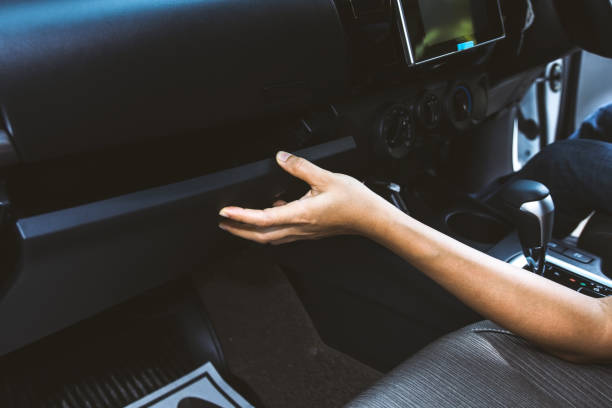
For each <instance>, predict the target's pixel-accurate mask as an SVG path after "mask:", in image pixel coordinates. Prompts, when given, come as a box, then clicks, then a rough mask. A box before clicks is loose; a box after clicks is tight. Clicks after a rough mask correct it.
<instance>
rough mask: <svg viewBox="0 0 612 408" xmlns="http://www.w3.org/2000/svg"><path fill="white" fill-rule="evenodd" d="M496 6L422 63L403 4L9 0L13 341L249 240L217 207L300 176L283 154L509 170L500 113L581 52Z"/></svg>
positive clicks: (7, 332) (514, 8)
mask: <svg viewBox="0 0 612 408" xmlns="http://www.w3.org/2000/svg"><path fill="white" fill-rule="evenodd" d="M491 3H497V5H498V6H499V9H498V10H499V13H500V17H501V19H502V20H501V21H502V23H503V30H504V31H503V36H499V35H498V36H496V41H492V42H486V43H484V44H483V45H482V46H480V47H473V49H472V47H467V46H465V45H463V47H467V48H470V49H467V48H466V49H465V50H462V51H465V52H460V53H452V55H445V56H444V57H443V58H434V59H431V60H427V61H424V62H423V63H418V64H410V63H409V62H410V61H407V55H406V54H407V48H406V42H405V38H404V36H403V33H402V25H401V20H398V18H399V13H400V12H402V13H404V12H405V10H402V9H401V7H400V8H398V6H397V5H398V4H399V3H397V2H396V1H395V0H394V1H390V0H389V1H388V0H335V1H332V0H293V1H286V0H285V1H282V0H257V1H252V0H223V1H198V0H192V1H179V2H177V1H173V0H146V1H145V0H137V1H130V2H125V1H115V0H111V1H95V2H88V4H87V6H85V2H81V1H78V0H54V1H49V0H31V1H17V0H9V1H5V2H3V3H2V5H0V38H1V39H2V41H1V42H0V104H1V106H2V121H1V123H0V129H1V131H0V160H3V161H2V162H0V174H1V181H2V184H1V189H0V207H2V208H3V211H1V212H0V215H1V216H0V221H3V224H2V225H3V227H2V231H3V238H2V242H3V246H4V248H6V251H3V252H5V253H6V255H5V254H3V255H2V261H0V262H1V263H2V264H1V269H0V288H2V289H1V292H0V326H1V327H3V333H4V334H3V336H1V338H0V354H6V353H9V352H11V351H13V350H16V349H18V348H21V347H23V346H24V345H27V344H30V343H32V342H34V341H36V340H38V339H41V338H43V337H44V336H47V335H49V334H52V333H54V332H57V331H59V330H61V329H63V328H65V327H68V326H70V325H73V324H75V323H77V322H79V321H81V320H83V319H86V318H88V317H91V316H93V315H95V314H96V313H99V312H101V311H103V310H105V309H107V308H109V307H111V306H113V305H116V304H118V303H121V302H123V301H125V300H127V299H129V298H130V297H133V296H135V295H137V294H139V293H142V292H144V291H146V290H148V289H151V288H154V287H157V286H159V285H161V284H163V283H165V282H167V281H169V280H171V279H174V278H176V277H178V276H181V275H183V274H185V273H188V272H191V271H194V270H196V269H197V268H203V267H205V265H207V264H208V263H209V262H211V260H213V259H215V258H216V257H217V256H219V254H223V253H227V252H229V251H232V250H235V248H237V247H239V246H240V245H242V244H241V243H238V242H236V241H235V240H233V239H230V238H229V237H227V236H226V235H222V234H221V232H220V231H219V230H218V228H217V221H218V220H217V212H218V210H219V209H220V208H222V207H223V206H224V205H228V204H230V203H232V204H236V203H239V204H241V205H245V206H264V205H268V204H269V203H270V202H272V201H273V200H274V199H278V198H291V197H295V196H297V195H298V194H299V193H300V192H301V190H302V189H303V188H304V187H303V186H302V185H299V184H297V183H295V182H293V181H291V180H290V179H289V177H288V176H286V175H284V174H281V172H280V170H278V169H277V168H276V165H275V163H274V161H273V160H272V157H273V155H274V153H275V151H276V150H278V149H285V150H289V151H293V152H297V153H298V154H300V155H303V156H304V157H307V158H309V159H311V160H313V161H315V162H317V163H318V164H320V165H322V166H325V167H327V168H330V169H331V170H334V171H339V172H346V173H350V174H352V175H355V176H357V177H362V176H367V175H368V174H370V173H371V172H372V171H373V170H372V169H373V168H376V169H377V170H376V171H377V172H378V173H381V174H382V175H383V176H384V175H385V174H386V173H387V172H389V171H391V170H397V169H398V167H399V168H404V169H405V171H404V173H405V174H410V176H407V177H411V178H414V179H416V178H419V177H421V176H422V175H424V174H431V173H432V172H433V173H440V172H445V171H446V172H451V173H453V174H454V177H456V179H457V184H458V185H460V186H461V187H462V188H464V189H465V190H466V191H475V190H477V189H478V188H481V187H482V186H484V185H485V184H487V183H488V182H489V181H491V180H492V179H494V178H495V177H497V176H499V175H502V174H504V173H505V172H508V170H511V166H512V163H511V160H510V159H509V158H508V159H501V158H500V157H502V156H503V152H504V151H506V150H507V149H508V141H507V140H505V139H499V138H496V137H495V136H492V135H494V134H496V129H497V128H496V127H495V126H501V127H502V128H503V129H507V128H508V127H510V128H511V127H512V126H513V120H514V115H513V109H514V106H515V105H516V103H517V102H518V101H519V100H520V99H521V97H522V96H523V95H524V93H525V92H526V90H527V88H528V87H529V86H530V85H531V84H532V83H533V82H534V80H536V78H538V77H540V76H541V75H542V71H543V66H545V65H546V63H548V62H550V61H552V60H554V59H556V58H559V57H561V56H563V55H565V54H566V53H568V52H569V51H571V50H572V46H571V44H570V43H569V41H568V40H567V38H566V37H565V36H564V34H563V31H562V29H561V27H560V23H559V21H558V18H557V16H556V13H555V9H554V6H553V2H552V1H538V2H534V4H533V7H534V9H535V10H533V11H534V12H535V15H536V16H537V18H536V20H535V21H533V22H531V24H530V25H529V29H526V27H527V22H528V20H529V19H528V10H529V9H528V4H531V2H524V1H514V0H511V1H510V0H505V1H500V2H491ZM467 43H469V41H467ZM462 44H466V41H463V42H462ZM408 60H410V57H408ZM490 118H496V121H495V126H494V127H493V128H491V127H487V126H488V125H487V123H489V122H490V121H489V120H490ZM500 118H501V120H500ZM499 133H500V134H504V132H499ZM466 135H475V136H474V138H475V140H477V142H470V141H469V140H472V139H474V138H472V139H468V138H467V136H466ZM4 136H6V137H4ZM3 137H4V139H3ZM471 143H476V144H471ZM487 143H488V144H489V145H492V146H498V147H496V149H498V150H497V151H498V152H499V154H487V155H486V157H480V156H478V146H482V145H483V144H487ZM466 151H469V152H470V155H468V156H466V155H465V152H466ZM465 157H468V158H469V160H465ZM462 158H463V159H462ZM462 160H463V161H462ZM493 170H494V171H493ZM474 174H480V176H479V177H476V178H474V177H469V176H472V175H474ZM4 196H5V197H6V198H4V199H3V197H4ZM16 311H19V313H16Z"/></svg>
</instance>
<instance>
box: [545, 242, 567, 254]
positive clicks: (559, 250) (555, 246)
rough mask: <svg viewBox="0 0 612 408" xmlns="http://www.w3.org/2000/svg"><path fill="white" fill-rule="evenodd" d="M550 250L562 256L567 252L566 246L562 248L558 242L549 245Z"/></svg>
mask: <svg viewBox="0 0 612 408" xmlns="http://www.w3.org/2000/svg"><path fill="white" fill-rule="evenodd" d="M548 249H549V250H551V251H554V252H557V253H559V254H562V253H563V252H565V250H566V248H565V247H564V246H562V245H561V244H558V243H556V242H549V243H548Z"/></svg>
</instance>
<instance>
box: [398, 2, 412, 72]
mask: <svg viewBox="0 0 612 408" xmlns="http://www.w3.org/2000/svg"><path fill="white" fill-rule="evenodd" d="M395 3H396V5H397V10H398V16H399V19H400V28H401V29H402V32H403V33H404V35H403V36H402V44H403V45H404V52H405V51H408V55H405V54H404V58H406V57H407V58H408V59H407V60H406V62H407V63H408V65H413V64H414V56H413V55H412V44H411V43H410V34H408V23H407V22H406V16H405V15H404V5H403V4H402V0H396V1H395Z"/></svg>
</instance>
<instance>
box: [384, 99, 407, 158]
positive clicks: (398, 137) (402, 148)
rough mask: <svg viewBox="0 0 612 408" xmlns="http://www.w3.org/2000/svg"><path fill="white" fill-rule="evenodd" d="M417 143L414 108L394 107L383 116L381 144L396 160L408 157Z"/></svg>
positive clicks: (405, 106)
mask: <svg viewBox="0 0 612 408" xmlns="http://www.w3.org/2000/svg"><path fill="white" fill-rule="evenodd" d="M415 143H416V132H415V126H414V119H413V117H412V107H410V106H407V105H394V106H392V107H390V108H389V109H387V110H386V111H385V112H384V113H383V116H382V119H381V121H380V127H379V144H382V150H383V151H384V152H385V153H386V154H387V155H389V156H391V157H393V158H394V159H401V158H403V157H406V155H407V154H408V153H410V151H411V150H412V148H413V147H414V145H415Z"/></svg>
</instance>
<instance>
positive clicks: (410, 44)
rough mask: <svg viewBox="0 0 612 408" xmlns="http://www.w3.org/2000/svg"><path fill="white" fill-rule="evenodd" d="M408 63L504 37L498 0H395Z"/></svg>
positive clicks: (427, 59)
mask: <svg viewBox="0 0 612 408" xmlns="http://www.w3.org/2000/svg"><path fill="white" fill-rule="evenodd" d="M397 1H398V5H399V7H400V13H399V16H400V20H401V21H400V23H401V28H402V30H403V31H404V33H403V34H404V35H405V36H406V38H405V39H404V40H405V41H404V45H405V47H406V51H407V57H408V59H409V62H410V63H411V64H418V63H422V62H425V61H430V60H432V59H436V58H439V57H442V56H445V55H448V54H453V53H456V52H461V51H464V50H467V49H469V48H473V47H477V46H479V45H483V44H486V43H489V42H491V41H495V40H499V39H501V38H504V26H503V21H502V17H501V13H500V10H499V3H498V1H497V0H397Z"/></svg>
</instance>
